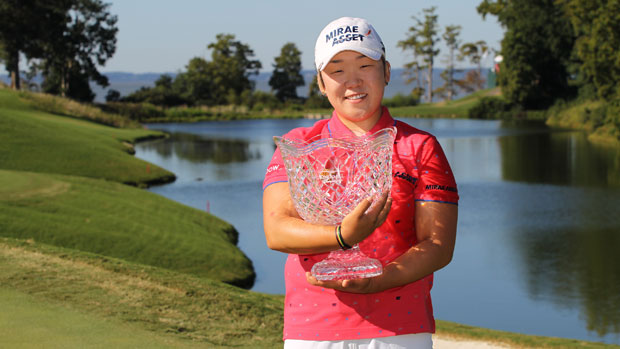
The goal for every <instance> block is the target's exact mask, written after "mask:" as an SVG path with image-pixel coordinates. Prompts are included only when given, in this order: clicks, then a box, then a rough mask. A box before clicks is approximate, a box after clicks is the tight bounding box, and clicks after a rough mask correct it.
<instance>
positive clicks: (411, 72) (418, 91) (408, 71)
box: [398, 27, 424, 100]
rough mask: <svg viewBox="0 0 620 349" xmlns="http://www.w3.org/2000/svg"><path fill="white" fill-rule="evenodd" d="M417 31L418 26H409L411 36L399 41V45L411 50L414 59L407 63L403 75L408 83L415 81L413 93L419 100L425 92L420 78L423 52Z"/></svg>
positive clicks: (404, 49)
mask: <svg viewBox="0 0 620 349" xmlns="http://www.w3.org/2000/svg"><path fill="white" fill-rule="evenodd" d="M416 33H417V28H415V27H411V28H409V37H408V38H407V39H406V40H401V41H399V42H398V47H400V48H401V49H402V50H403V51H407V50H411V53H412V56H413V60H412V61H411V62H408V63H405V66H404V67H405V70H404V71H403V76H405V83H406V84H411V83H415V85H414V87H413V89H412V90H411V95H412V96H413V97H414V98H415V99H416V100H418V99H420V97H421V96H422V95H423V94H424V87H422V79H421V78H420V71H421V70H422V66H421V65H420V56H421V52H420V45H419V43H418V36H417V34H416Z"/></svg>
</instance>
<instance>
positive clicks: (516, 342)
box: [437, 320, 620, 349]
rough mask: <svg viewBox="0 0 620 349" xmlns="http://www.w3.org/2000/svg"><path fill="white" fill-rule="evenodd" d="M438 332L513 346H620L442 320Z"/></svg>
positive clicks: (586, 347) (438, 322) (460, 337)
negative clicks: (491, 328) (532, 334)
mask: <svg viewBox="0 0 620 349" xmlns="http://www.w3.org/2000/svg"><path fill="white" fill-rule="evenodd" d="M437 334H439V335H443V336H446V337H451V338H455V339H465V340H473V341H476V340H477V341H486V342H491V343H498V344H504V345H508V346H510V347H513V348H558V349H559V348H567V349H568V348H575V349H577V348H580V349H582V348H583V349H596V348H620V346H617V345H610V344H604V343H596V342H586V341H580V340H576V339H566V338H556V337H543V336H530V335H523V334H519V333H512V332H506V331H497V330H490V329H486V328H480V327H473V326H467V325H462V324H458V323H455V322H450V321H441V320H437Z"/></svg>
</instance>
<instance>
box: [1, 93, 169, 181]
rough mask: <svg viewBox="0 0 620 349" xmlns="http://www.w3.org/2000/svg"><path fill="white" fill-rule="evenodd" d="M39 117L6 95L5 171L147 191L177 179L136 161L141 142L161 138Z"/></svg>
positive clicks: (3, 129) (146, 132) (15, 97)
mask: <svg viewBox="0 0 620 349" xmlns="http://www.w3.org/2000/svg"><path fill="white" fill-rule="evenodd" d="M161 136H163V134H162V133H160V132H154V131H149V130H144V129H121V128H113V127H108V126H104V125H100V124H96V123H93V122H89V121H85V120H79V119H76V118H70V117H63V116H59V115H54V114H50V113H47V112H44V111H39V110H37V109H35V108H34V107H32V106H31V105H30V104H29V103H26V102H23V101H21V100H20V99H19V98H18V94H17V93H15V92H13V91H11V90H7V89H0V168H4V169H11V170H23V171H33V172H47V173H62V174H70V175H76V176H84V177H94V178H104V179H108V180H112V181H116V182H121V183H127V184H134V185H145V184H148V183H156V182H162V181H169V180H172V179H174V174H172V173H170V172H169V171H166V170H164V169H162V168H159V167H157V166H155V165H151V164H149V163H147V162H145V161H142V160H140V159H136V158H135V157H134V156H132V154H131V153H132V151H133V147H132V146H131V144H132V143H133V142H135V141H136V140H139V139H142V138H149V137H161Z"/></svg>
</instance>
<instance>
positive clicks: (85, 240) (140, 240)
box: [0, 170, 255, 287]
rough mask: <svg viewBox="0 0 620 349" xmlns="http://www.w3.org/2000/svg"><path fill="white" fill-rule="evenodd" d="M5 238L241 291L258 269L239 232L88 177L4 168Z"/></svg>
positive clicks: (0, 228) (0, 214)
mask: <svg viewBox="0 0 620 349" xmlns="http://www.w3.org/2000/svg"><path fill="white" fill-rule="evenodd" d="M0 236H4V237H14V238H20V239H34V240H35V241H40V242H44V243H47V244H52V245H56V246H62V247H68V248H73V249H78V250H81V251H88V252H93V253H99V254H103V255H106V256H111V257H116V258H122V259H125V260H128V261H133V262H137V263H142V264H148V265H154V266H158V267H163V268H168V269H171V270H176V271H180V272H185V273H190V274H194V275H198V276H204V277H209V278H213V279H215V280H221V281H224V282H228V283H232V284H236V285H239V286H246V287H247V286H251V285H252V283H253V281H254V277H255V275H254V271H253V268H252V263H251V262H250V260H249V259H247V257H246V256H245V255H244V254H243V253H242V252H241V251H240V250H239V249H238V248H237V247H236V246H235V245H234V244H235V243H236V238H237V232H236V231H235V229H234V228H233V227H232V226H231V225H230V224H228V223H226V222H224V221H222V220H220V219H218V218H217V217H215V216H212V215H210V214H208V213H205V212H201V211H199V210H196V209H193V208H190V207H187V206H184V205H181V204H179V203H176V202H174V201H172V200H169V199H166V198H164V197H161V196H159V195H156V194H153V193H151V192H148V191H145V190H141V189H137V188H134V187H130V186H126V185H122V184H119V183H114V182H109V181H102V180H96V179H90V178H84V177H73V176H65V175H50V174H41V173H34V172H21V171H7V170H0Z"/></svg>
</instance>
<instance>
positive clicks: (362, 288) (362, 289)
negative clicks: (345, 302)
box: [306, 272, 377, 293]
mask: <svg viewBox="0 0 620 349" xmlns="http://www.w3.org/2000/svg"><path fill="white" fill-rule="evenodd" d="M374 279H375V278H364V279H354V280H326V281H320V280H317V279H316V278H315V277H314V276H312V273H310V272H306V280H307V281H308V283H309V284H311V285H313V286H318V287H325V288H332V289H334V290H338V291H342V292H350V293H374V292H377V291H375V290H373V286H374V283H373V280H374Z"/></svg>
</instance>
